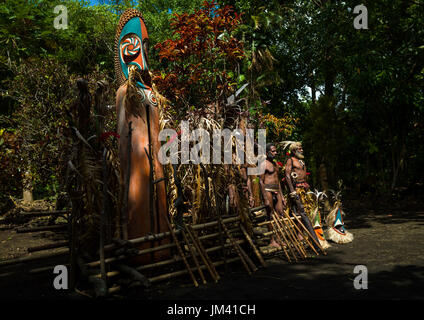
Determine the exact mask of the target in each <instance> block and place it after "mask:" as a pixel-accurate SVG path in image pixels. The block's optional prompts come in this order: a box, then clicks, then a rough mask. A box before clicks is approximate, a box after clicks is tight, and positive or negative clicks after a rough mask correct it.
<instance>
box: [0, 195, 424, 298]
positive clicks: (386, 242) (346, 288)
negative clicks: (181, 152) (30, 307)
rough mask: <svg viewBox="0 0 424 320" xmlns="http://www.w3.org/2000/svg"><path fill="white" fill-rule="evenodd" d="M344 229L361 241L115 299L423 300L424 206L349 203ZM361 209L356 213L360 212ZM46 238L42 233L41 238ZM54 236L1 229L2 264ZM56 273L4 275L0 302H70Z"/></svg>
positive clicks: (69, 294)
mask: <svg viewBox="0 0 424 320" xmlns="http://www.w3.org/2000/svg"><path fill="white" fill-rule="evenodd" d="M345 207H346V208H347V210H346V211H347V212H346V213H347V216H346V218H345V224H346V226H347V229H348V230H349V231H350V232H352V233H353V235H354V237H355V238H354V241H353V242H352V243H349V244H344V245H341V244H340V245H339V244H334V243H332V247H331V248H329V249H328V250H327V252H328V254H327V255H326V256H323V255H321V256H318V257H312V258H309V259H307V260H305V261H303V262H300V263H288V262H286V261H285V260H284V259H282V258H279V257H273V258H272V259H268V260H267V263H268V266H267V268H262V269H259V270H258V271H257V272H256V273H254V274H253V275H251V276H249V275H248V274H247V273H246V271H245V270H244V269H243V267H242V265H241V264H240V263H234V264H231V265H228V270H227V272H226V273H225V274H224V272H223V271H224V270H223V269H222V268H221V269H219V270H218V271H219V273H220V274H221V275H222V277H221V280H220V281H219V282H218V283H217V284H215V283H212V282H210V283H208V284H206V285H200V286H199V287H198V288H195V287H193V285H192V284H191V282H190V279H189V277H188V276H183V277H181V278H179V279H176V280H174V281H173V282H172V284H171V282H166V283H161V284H157V285H155V286H154V287H153V288H151V289H150V290H149V291H146V290H144V289H142V288H139V289H132V290H131V291H130V292H126V293H125V294H122V293H121V295H117V296H113V297H111V298H108V299H116V300H122V299H126V300H128V299H130V300H133V299H143V300H186V301H188V300H190V301H193V300H248V301H252V300H305V299H306V300H311V299H312V300H321V299H324V300H326V299H336V300H351V299H354V300H375V299H377V300H382V299H384V300H386V299H389V300H416V299H419V300H422V299H424V291H423V288H424V257H423V253H424V252H423V248H424V207H422V206H421V204H417V203H415V205H414V203H412V205H411V206H409V207H407V206H403V207H402V206H398V207H394V208H393V207H392V206H390V205H389V204H387V207H383V208H381V207H380V208H379V209H374V210H372V209H369V208H366V207H365V206H364V205H361V203H360V202H358V203H356V204H355V203H352V204H350V207H349V205H345ZM353 208H355V209H353ZM40 235H41V236H40ZM53 237H54V233H53V232H44V233H41V234H38V235H35V234H31V233H24V234H16V233H15V232H13V230H0V261H1V260H3V259H5V258H12V257H19V256H21V255H23V254H24V253H25V250H26V249H25V248H27V247H29V246H34V245H38V244H45V243H46V241H53V240H54V239H53ZM29 244H30V245H29ZM357 265H363V266H365V267H366V268H367V270H368V289H362V290H357V289H355V288H354V279H355V277H356V276H357V274H355V273H354V268H355V266H357ZM53 279H54V275H53V274H46V275H42V276H38V275H37V276H35V275H18V276H14V277H2V276H1V275H0V288H2V290H0V301H1V300H4V299H6V300H21V299H25V300H28V299H30V300H31V299H35V300H38V299H61V300H62V299H66V300H68V299H71V300H79V299H85V297H83V296H81V295H78V294H76V293H75V292H66V291H61V292H58V291H55V290H54V289H53V288H52V287H53V286H52V282H53Z"/></svg>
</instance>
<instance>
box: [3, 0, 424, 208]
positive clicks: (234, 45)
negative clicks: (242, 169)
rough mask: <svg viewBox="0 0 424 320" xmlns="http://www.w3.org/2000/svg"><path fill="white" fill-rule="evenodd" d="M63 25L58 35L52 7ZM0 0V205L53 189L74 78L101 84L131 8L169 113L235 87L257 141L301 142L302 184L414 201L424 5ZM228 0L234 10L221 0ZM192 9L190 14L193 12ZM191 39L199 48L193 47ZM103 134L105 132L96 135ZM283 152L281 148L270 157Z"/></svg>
mask: <svg viewBox="0 0 424 320" xmlns="http://www.w3.org/2000/svg"><path fill="white" fill-rule="evenodd" d="M59 4H62V5H65V6H66V8H67V12H68V28H67V29H61V30H57V29H55V28H54V25H53V21H54V19H55V18H56V17H57V16H58V14H55V13H54V12H53V10H54V8H55V6H57V5H59ZM359 4H361V3H360V2H358V1H350V0H346V1H335V0H314V1H299V0H295V1H269V0H268V1H256V0H228V1H223V0H222V1H218V2H217V3H215V2H207V3H204V2H203V1H200V0H189V1H188V0H167V1H162V0H146V1H119V0H117V1H97V2H96V3H90V2H88V1H75V0H67V1H54V0H44V1H41V0H38V1H37V0H5V1H2V2H1V4H0V74H1V91H0V92H1V96H0V159H1V160H0V166H1V170H0V176H1V178H0V179H1V184H0V212H1V213H4V212H6V211H7V210H8V209H10V208H11V207H12V206H13V201H15V200H16V199H21V198H23V197H24V198H25V197H28V199H31V198H32V199H48V200H50V201H54V200H56V197H58V195H59V194H60V192H63V189H62V188H63V179H64V171H65V169H66V161H65V160H64V159H65V158H66V157H65V156H64V155H66V153H67V152H69V150H67V146H68V145H69V143H68V142H67V134H66V132H67V130H69V127H70V126H71V125H72V123H71V122H72V118H71V117H70V116H69V112H70V109H69V108H70V106H71V105H72V102H73V101H74V100H75V99H76V97H77V90H76V79H78V78H80V77H83V78H85V79H87V80H88V81H89V83H90V84H91V86H92V88H94V84H95V83H96V82H97V81H100V80H105V81H107V83H108V85H109V86H110V90H109V91H108V99H109V101H110V110H111V111H110V113H109V115H108V118H107V122H106V127H105V128H106V129H107V130H109V131H115V123H114V121H115V120H114V119H115V116H114V94H115V92H116V89H117V88H116V83H115V76H114V67H113V54H114V53H113V46H114V35H115V28H116V25H117V22H118V19H119V16H120V14H121V13H122V12H123V11H124V10H125V9H126V8H128V7H134V8H137V9H139V10H140V11H141V12H142V13H143V15H144V18H145V22H146V25H147V28H148V31H149V36H150V52H149V67H150V69H151V70H152V72H153V74H154V75H155V77H154V79H155V83H156V84H157V87H158V89H159V91H160V92H161V93H162V94H163V95H164V96H165V97H167V98H168V99H169V100H170V102H171V106H172V110H174V111H173V112H174V115H175V117H177V118H180V119H181V118H182V117H184V115H185V114H188V113H190V112H195V111H196V110H205V109H207V106H208V105H210V104H211V103H213V102H214V101H215V100H216V99H218V97H219V98H222V97H223V96H224V97H225V96H226V95H229V94H231V93H233V92H234V91H235V90H237V89H238V88H240V87H241V86H243V85H244V84H246V83H248V84H249V85H248V86H247V88H246V89H245V90H244V91H243V93H242V94H241V97H243V98H244V99H245V101H246V106H247V110H248V112H249V114H250V116H251V119H252V123H253V125H254V126H255V128H266V129H267V133H268V136H267V140H269V141H274V142H279V141H283V140H301V141H303V144H304V150H305V157H306V161H307V165H308V170H309V171H310V173H311V174H310V178H311V185H312V187H313V188H317V189H322V188H324V187H326V186H327V187H331V188H337V186H338V183H339V181H343V186H344V196H347V197H352V198H356V199H360V200H361V201H365V200H370V201H373V202H375V201H376V200H381V201H385V202H387V201H388V202H392V201H394V202H395V201H397V200H400V199H406V200H408V199H413V198H414V197H415V198H418V197H419V195H420V194H422V191H423V188H424V186H423V181H424V179H423V177H424V173H423V169H422V168H423V166H424V144H423V143H422V141H423V138H424V121H423V111H424V104H423V102H424V93H423V88H424V56H423V55H424V4H423V3H422V2H420V1H416V0H394V1H388V0H380V1H362V4H364V5H365V6H366V7H367V9H368V29H362V30H357V29H355V28H354V26H353V21H354V19H355V17H356V16H357V14H355V13H354V12H353V8H354V7H355V6H357V5H359ZM227 5H229V6H231V7H232V9H231V8H230V7H226V6H227ZM193 13H194V14H193ZM198 43H206V44H207V48H208V50H203V49H202V47H201V46H199V45H198ZM107 130H105V131H107ZM284 156H285V153H284V151H283V150H280V158H279V160H280V161H282V162H284Z"/></svg>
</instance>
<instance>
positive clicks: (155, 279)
mask: <svg viewBox="0 0 424 320" xmlns="http://www.w3.org/2000/svg"><path fill="white" fill-rule="evenodd" d="M238 260H240V258H239V257H236V258H232V259H228V260H227V263H231V262H235V261H238ZM223 264H224V261H217V262H214V267H218V266H220V265H223ZM200 268H202V269H204V268H206V266H201V267H200ZM191 270H193V271H194V270H195V268H191ZM186 273H188V271H187V270H181V271H176V272H171V273H167V274H163V275H160V276H157V277H152V278H149V281H150V282H152V283H153V282H158V281H163V280H168V279H171V278H175V277H178V276H181V275H184V274H186ZM121 289H122V287H121V286H115V287H112V288H109V290H108V293H116V292H119V291H120V290H121Z"/></svg>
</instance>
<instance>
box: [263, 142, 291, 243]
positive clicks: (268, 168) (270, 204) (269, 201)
mask: <svg viewBox="0 0 424 320" xmlns="http://www.w3.org/2000/svg"><path fill="white" fill-rule="evenodd" d="M276 156H277V148H276V147H275V146H271V148H270V150H269V151H268V154H267V159H266V161H265V162H264V165H265V172H264V174H262V175H261V176H260V179H259V183H260V186H261V191H262V196H263V198H264V204H265V206H266V207H267V212H268V216H269V217H272V216H271V215H272V214H274V212H276V213H277V214H279V215H282V214H283V210H284V207H285V199H284V197H283V192H282V190H281V186H280V181H279V178H278V167H277V165H276V164H275V163H274V161H273V159H274V158H275V157H276ZM267 184H273V185H278V191H275V192H273V191H267V190H265V189H266V187H265V185H267ZM273 195H274V197H275V198H276V200H277V201H276V203H275V204H274V199H273V198H274V197H273ZM268 229H272V228H271V225H268ZM269 245H270V246H274V247H280V245H279V244H278V243H277V242H276V241H275V238H274V237H271V242H270V244H269Z"/></svg>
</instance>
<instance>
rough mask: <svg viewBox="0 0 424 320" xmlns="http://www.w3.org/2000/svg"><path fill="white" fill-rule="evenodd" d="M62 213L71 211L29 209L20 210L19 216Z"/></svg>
mask: <svg viewBox="0 0 424 320" xmlns="http://www.w3.org/2000/svg"><path fill="white" fill-rule="evenodd" d="M64 213H71V211H70V210H54V211H30V212H21V213H20V214H19V216H22V217H40V216H51V215H54V214H57V215H61V214H64Z"/></svg>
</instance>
